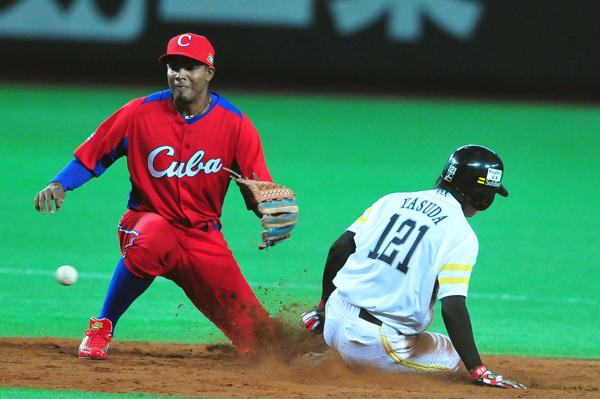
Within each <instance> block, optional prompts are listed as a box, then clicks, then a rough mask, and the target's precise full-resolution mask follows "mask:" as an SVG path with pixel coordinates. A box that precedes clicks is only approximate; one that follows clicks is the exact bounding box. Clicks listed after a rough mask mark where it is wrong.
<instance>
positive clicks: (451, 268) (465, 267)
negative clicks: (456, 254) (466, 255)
mask: <svg viewBox="0 0 600 399" xmlns="http://www.w3.org/2000/svg"><path fill="white" fill-rule="evenodd" d="M455 270H459V271H463V272H470V271H472V270H473V265H460V264H456V263H446V264H445V265H444V266H442V270H440V272H450V271H455Z"/></svg>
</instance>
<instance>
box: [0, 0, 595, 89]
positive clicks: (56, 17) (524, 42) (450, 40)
mask: <svg viewBox="0 0 600 399" xmlns="http://www.w3.org/2000/svg"><path fill="white" fill-rule="evenodd" d="M599 18H600V3H598V2H596V1H592V0H548V1H544V2H543V3H542V4H540V3H538V2H530V1H526V2H524V1H519V0H102V1H100V0H0V51H1V53H2V63H1V65H0V68H1V69H0V73H1V77H2V79H3V80H17V81H25V82H31V81H32V80H40V79H49V80H51V81H52V82H57V81H60V80H64V81H68V82H71V83H75V82H77V83H101V84H104V85H106V84H109V83H117V84H126V85H131V84H160V85H162V84H163V71H164V69H163V66H162V65H161V64H160V63H159V62H157V59H158V57H159V56H160V55H162V54H163V52H164V50H165V49H166V42H167V41H168V39H170V38H171V37H173V36H175V35H178V34H180V33H184V32H193V33H198V34H202V35H205V36H207V37H208V38H209V39H210V40H211V42H212V43H213V45H214V47H215V51H216V55H215V60H216V63H215V66H216V67H217V73H218V76H219V79H217V80H215V86H217V85H219V86H224V85H231V86H235V87H242V86H243V87H248V88H253V89H268V90H273V89H278V90H291V89H293V90H311V91H312V90H334V89H335V90H343V91H346V92H348V91H351V92H362V93H374V92H380V93H387V94H394V95H397V94H399V93H413V94H439V95H453V96H456V95H459V94H460V95H468V96H472V95H486V96H493V97H505V96H511V97H513V98H514V97H515V96H519V97H526V98H535V99H539V100H546V99H550V98H553V99H559V100H564V99H570V100H574V101H578V100H594V101H597V100H598V94H597V93H598V88H599V87H600V74H599V73H598V70H599V67H600V51H598V50H599V45H598V38H599V37H600V24H598V23H597V21H598V19H599Z"/></svg>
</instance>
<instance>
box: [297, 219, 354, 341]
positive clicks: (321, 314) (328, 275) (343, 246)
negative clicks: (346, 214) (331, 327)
mask: <svg viewBox="0 0 600 399" xmlns="http://www.w3.org/2000/svg"><path fill="white" fill-rule="evenodd" d="M355 251H356V244H355V243H354V233H353V232H351V231H346V232H345V233H344V234H342V235H341V236H340V237H339V238H338V239H337V240H336V241H335V242H334V243H333V245H332V246H331V248H330V249H329V254H328V255H327V262H325V270H324V271H323V292H322V294H321V301H320V302H319V304H318V305H316V306H315V307H313V308H312V309H311V310H308V311H306V312H303V313H302V314H301V315H300V317H301V318H302V322H303V323H304V327H306V328H307V329H308V331H310V332H312V333H314V334H321V333H322V332H323V327H324V326H325V303H326V302H327V300H328V299H329V296H330V295H331V293H332V292H333V291H335V285H334V284H333V279H334V277H335V276H336V274H337V272H339V271H340V269H341V268H342V267H343V266H344V264H345V263H346V261H347V260H348V258H349V257H350V255H352V254H353V253H354V252H355Z"/></svg>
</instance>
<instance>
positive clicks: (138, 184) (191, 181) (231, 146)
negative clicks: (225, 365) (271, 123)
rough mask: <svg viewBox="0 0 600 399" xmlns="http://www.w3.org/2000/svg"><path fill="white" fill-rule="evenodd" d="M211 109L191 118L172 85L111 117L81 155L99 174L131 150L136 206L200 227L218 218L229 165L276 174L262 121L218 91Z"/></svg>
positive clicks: (248, 173)
mask: <svg viewBox="0 0 600 399" xmlns="http://www.w3.org/2000/svg"><path fill="white" fill-rule="evenodd" d="M210 95H211V97H212V103H211V106H210V108H209V110H208V111H207V112H206V113H204V114H202V115H200V116H198V117H195V118H193V119H191V120H187V121H186V120H184V119H183V118H182V117H181V116H180V115H179V113H178V112H177V111H176V110H175V108H174V107H173V104H172V102H171V90H165V91H162V92H158V93H155V94H151V95H149V96H146V97H142V98H138V99H135V100H133V101H131V102H129V103H128V104H126V105H125V106H124V107H123V108H121V109H120V110H118V111H117V112H115V113H114V114H113V115H112V116H111V117H110V118H108V119H107V120H105V121H104V122H103V123H102V124H101V125H100V126H99V127H98V129H97V130H96V132H94V134H92V135H91V136H90V137H89V138H88V139H87V140H86V141H85V142H84V143H83V144H81V146H79V148H77V150H75V157H76V158H77V159H78V160H79V161H80V162H81V163H82V164H83V165H84V166H85V167H86V168H88V169H89V170H90V171H92V173H93V174H94V175H95V176H99V175H101V174H102V173H103V172H104V171H105V170H106V168H108V167H109V166H110V165H112V163H114V161H115V160H117V159H118V158H120V157H121V156H124V155H126V156H127V167H128V169H129V173H130V175H131V184H132V188H131V194H130V196H129V203H128V205H127V207H128V208H129V209H133V210H138V211H144V212H155V213H158V214H159V215H161V216H162V217H164V218H165V219H166V220H168V221H169V222H171V223H176V224H180V225H183V226H187V227H195V226H198V225H200V224H202V223H203V222H207V221H210V220H215V219H217V220H219V218H220V216H221V210H222V206H223V200H224V198H225V194H226V193H227V188H228V187H229V181H230V178H229V172H227V171H226V170H224V169H223V167H226V168H229V169H232V170H237V171H241V173H240V174H241V175H242V176H244V177H251V176H252V174H253V173H255V174H256V175H257V176H258V178H259V179H260V180H265V181H273V180H272V178H271V175H270V173H269V170H268V169H267V165H266V163H265V158H264V154H263V149H262V145H261V142H260V137H259V135H258V132H257V131H256V128H255V127H254V125H253V124H252V122H251V121H250V119H248V117H247V116H246V115H244V114H243V113H242V112H241V111H239V110H238V109H237V108H236V107H235V106H233V105H232V104H231V103H230V102H229V101H227V100H226V99H224V98H223V97H221V96H219V95H218V94H217V93H214V92H211V93H210Z"/></svg>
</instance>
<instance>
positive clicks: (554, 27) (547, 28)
mask: <svg viewBox="0 0 600 399" xmlns="http://www.w3.org/2000/svg"><path fill="white" fill-rule="evenodd" d="M599 19H600V2H597V1H592V0H547V1H544V2H534V1H521V0H115V1H110V0H104V1H100V0H0V54H2V55H1V58H0V59H1V62H0V110H2V117H1V118H0V138H1V142H0V143H1V144H0V170H2V172H3V173H2V175H1V177H0V179H1V183H2V187H3V188H4V193H5V201H3V206H2V207H1V208H0V223H1V224H0V236H2V237H3V239H2V240H0V253H1V254H2V257H1V258H0V262H1V263H0V320H2V322H1V323H0V336H32V337H37V336H55V337H67V338H81V337H82V334H83V332H84V331H85V329H86V328H87V325H88V323H89V317H90V316H96V315H97V313H98V312H99V310H100V307H101V304H102V301H103V298H104V294H105V292H106V288H107V287H108V283H109V281H110V277H111V274H112V271H113V270H114V267H115V265H116V263H117V261H118V258H119V250H118V242H117V234H116V231H117V230H116V227H117V223H118V220H119V218H120V216H121V215H122V214H123V213H124V212H125V205H126V202H127V195H128V192H129V190H130V183H129V181H128V174H127V169H126V163H125V162H124V161H122V160H121V161H118V162H117V163H116V164H115V165H114V166H113V167H111V169H110V170H109V171H108V172H107V173H105V174H104V175H103V176H102V177H101V178H100V179H94V180H93V181H91V182H89V183H88V184H86V185H85V186H84V187H82V188H80V189H78V190H76V191H75V192H69V193H68V194H67V200H66V202H65V204H64V207H63V210H62V211H61V212H60V213H58V214H56V215H54V216H51V217H50V216H48V215H46V216H41V215H40V214H37V213H36V212H35V211H34V208H33V198H34V196H35V194H36V193H37V192H38V191H39V190H41V189H42V188H44V187H45V186H46V184H47V183H48V181H49V180H50V179H51V178H52V177H53V176H55V175H56V173H57V172H58V171H60V169H61V168H62V167H63V166H64V165H66V164H67V163H68V162H69V161H70V160H71V159H72V157H73V155H72V154H73V151H74V149H75V148H76V147H77V146H78V145H79V144H80V143H81V142H83V141H84V140H85V139H86V138H87V137H88V136H89V135H90V134H91V133H92V132H93V131H94V130H95V129H96V127H97V126H98V125H99V124H100V123H101V122H102V121H103V120H105V119H106V118H107V117H108V116H110V115H111V114H112V113H113V112H115V111H116V110H117V109H119V107H121V106H122V105H123V104H125V103H127V102H128V101H130V100H131V99H133V98H136V97H142V96H145V95H148V94H150V93H153V92H156V91H160V90H164V89H166V88H167V82H166V74H165V67H164V65H162V64H161V63H160V62H159V61H158V57H160V56H161V55H162V54H164V52H165V50H166V46H167V42H168V41H169V39H171V38H172V37H173V36H176V35H178V34H181V33H185V32H192V33H197V34H202V35H205V36H207V37H208V38H209V40H210V41H211V42H212V44H213V46H214V48H215V67H216V76H215V79H214V80H213V81H212V82H211V89H212V90H215V91H217V92H218V93H219V94H221V95H223V96H224V97H226V98H227V99H228V100H230V101H231V102H232V103H233V104H235V105H236V106H237V107H238V108H239V109H241V110H242V111H243V112H244V113H246V115H248V116H249V117H250V119H251V120H252V121H253V123H254V124H255V126H256V127H257V129H258V131H259V132H260V134H261V138H262V141H263V147H264V151H265V155H266V159H267V164H268V165H269V168H270V170H271V173H272V175H273V177H274V179H275V180H276V181H277V182H280V183H281V184H285V185H287V186H289V187H291V188H293V189H294V190H295V191H296V192H297V193H298V201H299V204H300V221H299V223H298V225H297V227H296V229H295V230H294V233H293V235H292V239H291V241H290V242H288V243H284V244H281V246H277V247H275V248H273V249H272V250H271V251H269V252H267V251H260V252H259V251H258V250H257V249H256V247H255V246H254V245H253V244H252V243H251V241H250V239H251V238H253V239H255V240H256V239H258V237H259V235H260V230H261V229H260V226H259V224H258V221H257V220H256V218H255V217H254V216H253V215H252V214H251V213H249V212H246V211H245V208H244V205H243V201H242V198H241V195H240V194H239V192H237V190H236V189H235V187H232V189H230V193H229V194H228V197H227V198H226V202H225V208H224V211H223V226H224V227H223V231H224V233H225V237H226V238H227V240H228V242H229V245H230V247H231V249H232V250H233V252H234V254H235V256H236V259H238V262H239V263H240V266H241V268H242V271H243V272H244V274H245V275H246V277H247V278H248V280H249V281H250V284H251V286H252V287H253V288H254V289H255V291H256V292H257V295H258V296H259V299H260V300H261V301H263V303H265V306H266V307H267V308H268V310H269V311H270V312H272V313H273V314H275V315H279V316H281V317H284V318H286V319H288V320H290V323H296V324H295V325H297V326H298V328H300V323H299V318H298V314H299V313H300V312H301V311H302V310H306V309H310V308H311V307H312V306H313V305H314V304H315V303H316V302H318V300H319V297H320V284H321V276H322V270H323V265H324V261H325V259H326V255H327V251H328V249H329V247H330V245H331V243H333V241H334V240H335V239H336V238H337V237H338V236H339V235H340V234H342V233H343V231H344V230H345V229H346V228H347V227H348V226H349V225H350V224H351V223H352V222H353V221H354V220H355V219H356V218H357V217H358V216H360V215H361V214H362V212H363V211H364V209H366V208H367V207H368V206H370V205H371V204H372V203H373V202H374V201H375V200H377V199H378V198H380V197H381V196H383V195H385V194H388V193H390V192H393V191H411V190H423V189H428V188H431V187H432V186H433V184H434V182H435V180H436V178H437V176H438V175H439V173H440V172H441V170H442V168H443V166H444V164H445V161H446V160H447V159H448V157H449V156H450V154H451V153H452V152H453V151H454V150H455V149H456V148H458V147H459V146H462V145H464V144H470V143H476V144H481V145H485V146H489V147H490V148H492V149H494V150H496V151H497V152H498V153H499V155H500V156H501V157H502V159H503V161H504V163H505V167H506V173H505V176H504V180H503V183H504V184H505V186H506V187H507V188H508V190H509V192H510V196H509V198H507V199H504V198H501V199H498V200H497V201H496V203H495V204H494V206H493V207H492V208H490V210H488V211H486V212H484V213H482V214H480V215H477V217H475V218H473V219H472V220H471V221H470V223H471V225H472V226H473V229H474V230H475V232H476V233H477V235H478V237H479V241H480V253H479V258H478V262H477V266H476V268H475V269H474V271H473V275H472V279H471V284H470V296H469V300H468V306H469V310H470V313H471V316H472V318H473V324H474V329H475V337H476V341H477V342H478V345H479V348H480V350H481V351H482V353H486V354H495V353H498V354H518V355H528V356H553V357H587V358H600V347H599V346H598V340H597V337H598V331H599V330H600V320H598V318H597V316H593V314H596V313H597V308H598V305H600V301H599V300H598V296H597V293H598V292H599V291H600V263H599V262H600V261H599V259H600V250H599V246H598V233H597V223H598V216H597V214H596V213H595V209H596V208H597V203H598V201H597V198H598V194H600V193H599V191H598V185H597V184H596V182H595V180H594V179H593V176H596V175H597V170H598V167H599V166H600V162H599V161H598V155H597V153H598V148H599V144H600V139H599V135H598V132H599V128H600V112H599V108H598V104H599V101H600V96H599V93H600V51H598V50H599V48H598V43H599V40H598V39H599V38H600V24H599V23H598V20H599ZM589 176H592V180H589ZM63 264H71V265H73V266H75V267H76V268H77V269H78V270H79V271H80V280H79V281H78V282H77V284H75V285H74V286H71V287H62V286H60V285H58V284H57V283H56V282H55V281H54V271H55V270H56V268H57V267H58V266H61V265H63ZM50 320H51V321H52V322H49V321H50ZM432 328H433V329H434V330H437V331H442V332H443V330H444V327H443V325H442V323H441V318H440V317H439V315H438V316H437V317H436V318H435V319H434V324H433V325H432ZM574 335H576V336H575V337H574ZM118 339H120V340H121V339H122V340H158V341H177V342H207V341H208V342H226V340H225V339H224V337H223V336H222V334H221V333H220V332H219V331H218V330H217V329H216V328H214V327H213V326H212V325H210V323H208V322H207V321H206V320H205V319H203V318H202V317H201V316H200V315H199V313H198V312H197V311H196V310H195V309H194V308H193V306H192V305H191V304H190V303H189V301H187V299H186V298H185V297H184V295H183V293H182V292H181V291H180V290H179V289H178V288H177V287H174V285H173V284H172V283H170V282H167V281H164V280H160V279H158V281H157V282H156V283H155V284H153V285H152V286H151V288H150V289H149V290H148V292H147V293H145V294H144V296H143V297H142V298H140V300H138V301H137V302H136V303H134V305H133V306H132V308H131V309H130V310H129V311H128V313H127V314H126V315H125V317H123V319H121V321H120V322H119V335H118ZM113 342H115V341H113Z"/></svg>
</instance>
